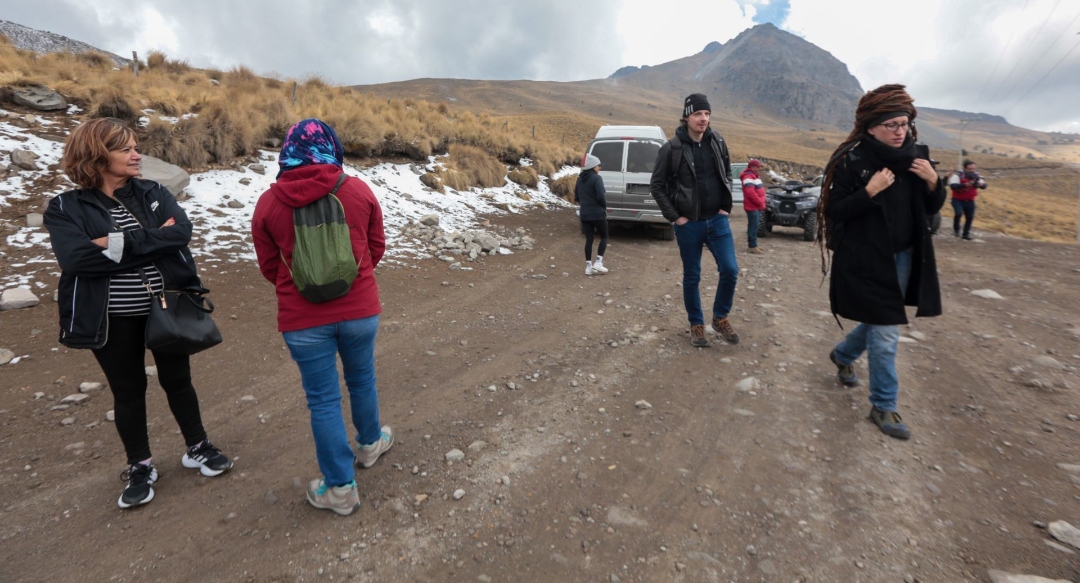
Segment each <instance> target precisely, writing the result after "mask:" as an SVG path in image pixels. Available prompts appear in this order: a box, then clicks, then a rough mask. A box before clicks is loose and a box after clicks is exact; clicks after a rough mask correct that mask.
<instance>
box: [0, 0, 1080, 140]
mask: <svg viewBox="0 0 1080 583" xmlns="http://www.w3.org/2000/svg"><path fill="white" fill-rule="evenodd" d="M3 4H4V6H3V8H0V19H3V20H10V21H13V22H17V23H19V24H22V25H25V26H29V27H31V28H37V29H42V30H48V31H50V32H54V33H58V34H62V35H65V36H68V37H71V38H73V39H77V40H81V41H84V42H87V43H90V44H92V45H94V46H97V47H99V48H102V49H105V50H107V51H111V52H114V53H117V54H119V55H122V56H130V55H131V51H132V50H137V51H139V54H140V56H145V55H146V54H147V52H149V51H150V50H152V49H156V50H160V51H163V52H165V53H166V54H167V55H168V56H169V57H170V58H173V59H183V60H186V61H188V63H189V64H191V65H194V66H197V67H217V68H221V69H228V68H230V67H233V66H237V65H245V66H247V67H250V68H251V69H253V70H255V71H256V72H259V73H267V74H269V73H273V74H278V75H281V76H284V77H296V78H302V77H305V76H308V75H312V74H317V75H320V76H322V77H323V78H325V79H327V80H328V81H331V82H334V83H340V84H347V85H354V84H370V83H382V82H388V81H401V80H407V79H415V78H418V77H452V78H466V79H534V80H542V81H576V80H584V79H597V78H603V77H607V76H608V75H610V74H611V73H612V72H614V71H615V70H616V69H618V68H619V67H622V66H625V65H656V64H660V63H664V62H667V61H670V60H674V59H677V58H681V57H685V56H689V55H692V54H694V53H697V52H699V51H700V50H701V49H702V48H704V46H705V45H706V44H707V43H709V42H711V41H719V42H727V41H728V40H730V39H732V38H734V37H735V36H736V35H737V34H739V32H741V31H743V30H745V29H746V28H749V27H751V26H754V25H755V24H759V23H763V22H772V23H773V24H775V25H776V26H778V27H780V28H781V29H784V30H787V31H789V32H792V33H794V34H797V35H799V36H801V37H803V38H805V39H806V40H808V41H810V42H812V43H814V44H816V45H818V46H819V47H821V48H823V49H825V50H827V51H829V52H830V53H832V54H833V56H835V57H836V58H838V59H839V60H841V61H842V62H844V63H845V64H847V66H848V69H849V70H850V71H851V73H852V74H853V75H855V77H856V78H857V79H858V80H859V82H860V83H861V84H862V87H863V89H864V90H866V89H871V88H873V87H877V86H878V85H881V84H883V83H892V82H900V83H904V84H906V85H908V90H909V91H910V92H911V94H912V95H913V96H914V97H915V100H916V104H917V105H923V106H931V107H940V108H946V109H960V110H964V111H973V112H985V113H991V114H996V115H1002V116H1005V117H1006V118H1007V119H1008V120H1009V121H1010V122H1011V123H1013V124H1014V125H1019V126H1023V127H1028V128H1034V129H1040V130H1046V131H1053V130H1058V131H1071V132H1080V105H1077V104H1078V103H1080V98H1078V94H1080V48H1078V47H1080V34H1078V33H1080V2H1076V1H1075V0H873V1H868V0H704V1H702V2H697V3H685V2H663V1H661V0H648V1H646V0H624V1H619V0H585V1H582V0H536V1H532V2H528V1H520V0H519V1H516V2H515V1H509V2H508V1H506V0H453V1H447V0H396V1H390V0H305V1H303V2H296V1H294V0H290V1H285V0H260V1H258V2H255V1H247V0H143V1H142V2H130V1H121V0H89V1H88V0H34V1H33V2H14V1H11V2H9V1H8V0H4V2H3Z"/></svg>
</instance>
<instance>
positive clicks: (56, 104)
mask: <svg viewBox="0 0 1080 583" xmlns="http://www.w3.org/2000/svg"><path fill="white" fill-rule="evenodd" d="M11 100H12V101H14V102H15V103H18V104H19V105H22V106H24V107H29V108H30V109H36V110H38V111H57V110H61V109H67V106H68V104H67V100H66V99H64V96H63V95H60V94H59V93H57V92H55V91H53V90H52V89H49V88H48V87H42V86H40V85H38V86H35V87H26V88H24V89H16V90H15V91H13V92H12V95H11Z"/></svg>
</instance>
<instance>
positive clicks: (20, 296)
mask: <svg viewBox="0 0 1080 583" xmlns="http://www.w3.org/2000/svg"><path fill="white" fill-rule="evenodd" d="M38 303H40V301H39V300H38V298H37V296H35V295H34V292H32V291H30V289H29V288H25V287H13V288H8V289H6V290H4V291H2V292H0V312H2V311H4V310H21V309H23V308H32V307H34V306H36V305H38Z"/></svg>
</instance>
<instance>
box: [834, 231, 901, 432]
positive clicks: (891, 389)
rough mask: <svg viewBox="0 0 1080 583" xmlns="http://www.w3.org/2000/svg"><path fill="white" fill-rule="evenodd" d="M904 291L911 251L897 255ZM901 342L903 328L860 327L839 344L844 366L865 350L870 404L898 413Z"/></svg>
mask: <svg viewBox="0 0 1080 583" xmlns="http://www.w3.org/2000/svg"><path fill="white" fill-rule="evenodd" d="M893 259H894V260H895V261H896V276H897V278H898V279H899V280H900V289H901V290H906V289H907V283H908V279H909V278H910V277H911V249H907V250H906V251H901V252H899V253H894V254H893ZM899 343H900V327H899V326H875V325H872V324H859V325H858V326H856V327H855V329H854V330H852V331H851V333H850V334H848V335H847V337H846V338H844V340H843V341H842V342H841V343H840V344H837V345H836V348H835V349H834V350H835V353H836V360H837V361H838V362H839V363H840V364H844V365H847V364H851V363H853V362H855V360H856V359H858V358H859V357H860V356H862V353H863V351H865V352H866V360H867V364H868V367H869V369H870V403H871V404H873V405H874V406H875V407H877V408H878V409H881V410H882V411H896V398H897V396H898V395H899V394H900V379H899V378H898V377H897V376H896V347H897V345H898V344H899Z"/></svg>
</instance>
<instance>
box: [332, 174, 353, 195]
mask: <svg viewBox="0 0 1080 583" xmlns="http://www.w3.org/2000/svg"><path fill="white" fill-rule="evenodd" d="M348 177H349V176H348V175H347V174H345V173H344V172H342V173H341V176H338V179H337V184H335V185H334V189H333V190H331V191H330V194H337V191H338V189H339V188H341V185H342V184H345V179H346V178H348Z"/></svg>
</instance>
